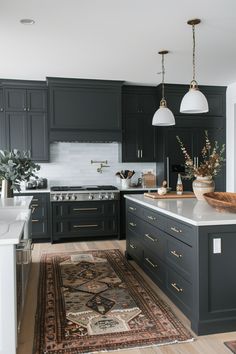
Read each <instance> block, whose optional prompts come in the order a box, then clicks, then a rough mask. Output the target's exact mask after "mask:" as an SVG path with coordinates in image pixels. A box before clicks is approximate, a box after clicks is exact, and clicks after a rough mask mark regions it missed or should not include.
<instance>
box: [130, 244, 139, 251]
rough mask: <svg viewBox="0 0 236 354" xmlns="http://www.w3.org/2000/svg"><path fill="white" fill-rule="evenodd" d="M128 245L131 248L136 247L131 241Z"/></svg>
mask: <svg viewBox="0 0 236 354" xmlns="http://www.w3.org/2000/svg"><path fill="white" fill-rule="evenodd" d="M129 247H130V248H133V250H134V249H136V248H137V247H135V246H134V245H133V244H132V243H130V244H129Z"/></svg>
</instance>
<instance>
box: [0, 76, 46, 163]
mask: <svg viewBox="0 0 236 354" xmlns="http://www.w3.org/2000/svg"><path fill="white" fill-rule="evenodd" d="M2 87H3V90H2V96H0V99H1V97H2V100H3V107H4V112H1V111H0V125H1V129H0V130H1V135H0V139H1V141H0V148H1V149H7V150H11V149H18V150H21V151H26V150H28V151H30V153H31V158H32V159H33V160H34V161H48V160H49V149H48V122H47V87H46V83H45V82H41V81H21V80H2ZM1 113H2V114H1Z"/></svg>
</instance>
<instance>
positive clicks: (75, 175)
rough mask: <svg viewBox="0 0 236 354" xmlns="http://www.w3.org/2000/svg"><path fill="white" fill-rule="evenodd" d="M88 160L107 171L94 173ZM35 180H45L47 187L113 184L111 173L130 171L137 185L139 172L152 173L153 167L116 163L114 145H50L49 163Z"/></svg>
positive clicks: (115, 145)
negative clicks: (101, 162)
mask: <svg viewBox="0 0 236 354" xmlns="http://www.w3.org/2000/svg"><path fill="white" fill-rule="evenodd" d="M91 160H107V161H108V165H109V166H110V167H108V168H104V169H103V173H98V172H97V168H98V167H99V164H93V165H92V164H91ZM40 165H41V170H40V172H39V176H41V177H46V178H48V180H49V184H50V185H63V184H67V185H84V184H91V185H92V184H117V178H116V177H115V173H116V172H117V171H120V170H122V169H123V170H128V169H129V170H134V171H135V172H136V173H135V175H134V177H133V178H132V182H135V181H137V178H138V177H140V175H141V172H142V170H143V169H148V170H150V169H153V170H154V172H155V167H156V165H155V163H119V144H118V143H106V144H103V143H62V142H59V143H52V144H51V145H50V163H42V164H40Z"/></svg>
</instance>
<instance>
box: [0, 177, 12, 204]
mask: <svg viewBox="0 0 236 354" xmlns="http://www.w3.org/2000/svg"><path fill="white" fill-rule="evenodd" d="M1 198H2V199H5V198H13V189H12V182H11V181H8V180H7V179H3V180H2V191H1Z"/></svg>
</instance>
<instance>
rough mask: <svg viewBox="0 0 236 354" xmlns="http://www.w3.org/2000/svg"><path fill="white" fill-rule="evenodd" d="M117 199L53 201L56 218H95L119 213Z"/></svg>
mask: <svg viewBox="0 0 236 354" xmlns="http://www.w3.org/2000/svg"><path fill="white" fill-rule="evenodd" d="M117 208H118V203H117V202H116V201H104V202H86V201H84V202H68V203H67V202H64V203H53V217H54V218H78V216H79V217H82V218H94V217H107V216H115V215H117V213H118V211H117V210H118V209H117Z"/></svg>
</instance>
